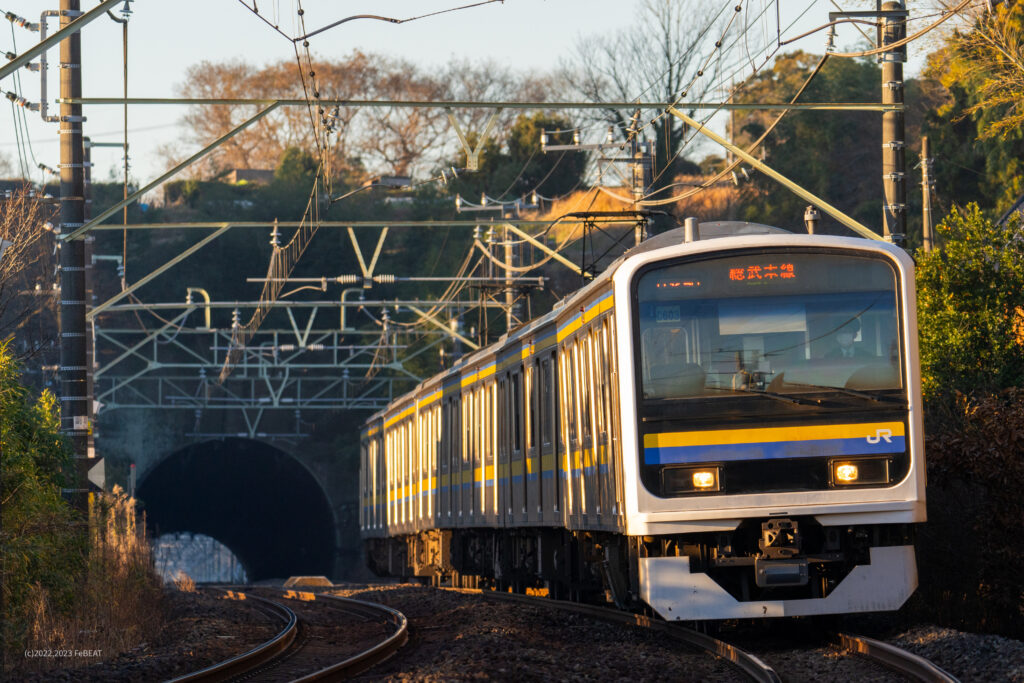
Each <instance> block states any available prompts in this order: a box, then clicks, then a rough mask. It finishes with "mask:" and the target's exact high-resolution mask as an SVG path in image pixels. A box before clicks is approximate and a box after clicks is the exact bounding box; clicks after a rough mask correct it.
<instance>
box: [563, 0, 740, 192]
mask: <svg viewBox="0 0 1024 683" xmlns="http://www.w3.org/2000/svg"><path fill="white" fill-rule="evenodd" d="M720 9H721V8H720V7H717V6H715V5H714V4H712V3H707V2H702V0H644V2H643V3H642V8H641V10H640V15H639V17H638V18H637V23H636V24H635V25H633V26H632V27H630V28H627V29H624V30H623V31H621V32H619V33H618V34H615V35H612V36H594V37H590V38H585V39H581V40H580V41H579V42H578V43H577V44H576V49H575V55H574V57H573V58H572V59H571V60H570V62H568V63H567V64H563V67H562V69H561V77H562V79H563V80H564V81H565V82H566V84H567V86H568V87H569V88H571V90H572V91H575V93H574V94H576V95H577V96H580V97H582V98H584V99H586V100H589V101H592V102H607V101H629V100H637V99H644V100H654V101H664V102H675V101H677V100H679V101H680V109H682V110H686V102H687V101H694V100H700V99H702V97H703V96H704V95H705V94H706V92H708V91H709V90H710V89H711V87H712V86H713V85H714V84H715V82H716V80H717V78H718V76H719V75H720V69H721V67H720V65H721V63H722V62H721V60H720V59H711V60H708V59H707V57H708V56H709V55H712V56H714V52H715V51H716V50H718V49H719V48H720V47H721V46H720V45H715V43H716V41H720V40H721V35H722V30H723V27H724V26H725V23H726V21H727V20H728V18H729V17H728V16H723V15H722V13H721V12H720ZM705 64H706V66H705ZM633 113H634V112H633V110H623V109H615V108H612V107H609V108H607V109H603V110H600V114H599V116H600V118H599V119H598V120H601V121H604V122H607V123H608V124H609V125H612V126H614V127H615V129H616V131H617V136H618V137H623V138H624V137H625V136H626V135H627V132H626V131H627V130H628V128H629V126H630V119H631V118H632V116H633ZM592 120H593V119H592ZM649 122H650V119H647V121H641V122H640V123H641V125H643V124H647V123H649ZM683 132H684V130H683V126H682V124H681V122H680V121H678V120H677V119H675V118H674V117H672V116H661V117H659V118H656V119H655V120H654V122H653V123H650V127H649V128H648V129H647V130H646V131H645V132H644V133H642V134H641V136H642V137H643V138H651V139H653V140H654V141H655V149H656V156H655V174H656V175H658V176H659V182H658V183H656V186H658V185H660V184H665V183H668V182H671V178H672V177H673V176H674V175H675V173H676V171H677V169H680V168H681V167H682V164H681V163H680V155H679V150H680V145H681V143H682V141H683Z"/></svg>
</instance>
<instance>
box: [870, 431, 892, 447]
mask: <svg viewBox="0 0 1024 683" xmlns="http://www.w3.org/2000/svg"><path fill="white" fill-rule="evenodd" d="M882 439H885V442H886V443H892V430H891V429H879V430H878V431H876V432H875V435H874V436H871V435H868V436H867V440H868V443H870V444H876V443H880V442H881V441H882Z"/></svg>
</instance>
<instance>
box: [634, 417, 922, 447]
mask: <svg viewBox="0 0 1024 683" xmlns="http://www.w3.org/2000/svg"><path fill="white" fill-rule="evenodd" d="M882 430H889V435H890V436H904V426H903V423H902V422H869V423H861V424H839V425H813V426H807V427H763V428H760V429H715V430H711V431H706V432H667V433H664V434H645V435H644V448H678V447H681V446H721V445H726V444H743V443H774V442H778V441H812V440H818V439H863V438H866V437H869V436H875V435H876V434H878V433H879V432H880V431H882Z"/></svg>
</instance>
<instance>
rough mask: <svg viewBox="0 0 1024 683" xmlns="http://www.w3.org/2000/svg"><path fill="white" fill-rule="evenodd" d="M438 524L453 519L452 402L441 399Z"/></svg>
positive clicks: (446, 524)
mask: <svg viewBox="0 0 1024 683" xmlns="http://www.w3.org/2000/svg"><path fill="white" fill-rule="evenodd" d="M438 451H439V452H438V477H437V479H438V482H437V493H438V505H437V524H438V526H448V525H449V524H450V523H451V520H452V480H451V459H452V402H451V399H449V398H442V399H441V446H440V448H439V449H438Z"/></svg>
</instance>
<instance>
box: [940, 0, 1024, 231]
mask: <svg viewBox="0 0 1024 683" xmlns="http://www.w3.org/2000/svg"><path fill="white" fill-rule="evenodd" d="M1022 26H1024V6H1022V5H1021V4H1020V3H1015V4H1012V5H1008V6H1007V5H1003V6H1000V7H999V8H998V9H997V11H996V12H995V13H992V14H982V15H981V16H980V17H979V18H978V19H977V21H975V22H974V23H973V24H972V25H971V26H970V28H969V30H967V31H959V32H956V33H954V34H952V35H951V36H950V37H949V38H948V39H947V40H946V43H945V45H943V47H942V48H941V49H939V50H938V51H936V52H934V53H932V54H931V55H929V58H928V66H927V68H926V69H925V72H924V77H925V79H930V80H931V81H933V82H935V83H937V84H938V88H939V89H940V94H941V95H942V99H941V100H940V101H939V103H938V106H937V107H936V108H935V110H934V111H933V112H932V113H931V114H930V115H929V116H928V117H927V120H926V121H925V125H924V131H923V132H924V133H926V134H928V135H929V137H930V140H931V141H932V157H933V158H934V159H935V170H934V177H935V180H936V192H937V194H938V196H939V198H940V200H942V199H945V201H946V202H948V203H952V202H956V203H959V204H966V203H967V202H972V201H973V202H977V203H978V204H979V205H980V206H981V207H982V208H983V209H985V210H986V211H987V212H989V213H991V214H993V215H995V216H998V215H1000V214H1001V213H1003V212H1004V211H1006V210H1007V209H1008V208H1009V207H1010V206H1011V205H1012V204H1013V202H1014V201H1015V200H1016V199H1017V198H1018V197H1020V196H1021V194H1022V193H1024V113H1022V111H1021V109H1020V102H1021V101H1024V40H1022V37H1021V30H1022Z"/></svg>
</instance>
